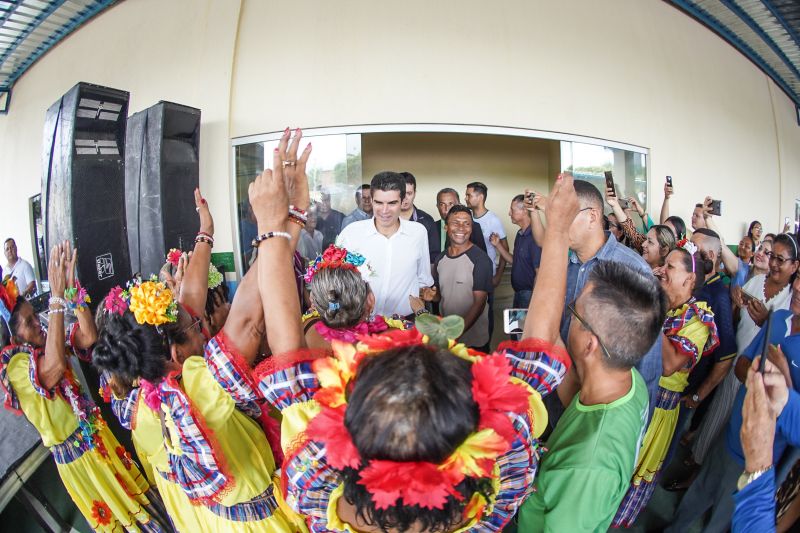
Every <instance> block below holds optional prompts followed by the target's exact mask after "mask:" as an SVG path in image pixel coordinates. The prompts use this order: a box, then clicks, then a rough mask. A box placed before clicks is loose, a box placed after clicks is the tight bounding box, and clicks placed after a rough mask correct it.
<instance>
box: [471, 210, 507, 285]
mask: <svg viewBox="0 0 800 533" xmlns="http://www.w3.org/2000/svg"><path fill="white" fill-rule="evenodd" d="M472 220H474V221H475V222H477V223H478V224H480V225H481V231H483V240H484V241H486V253H488V254H489V259H491V260H492V275H493V276H494V275H495V274H496V273H497V263H498V259H497V258H498V255H497V250H496V249H495V247H494V246H492V241H491V240H489V238H490V237H491V236H492V233H497V236H498V237H500V238H501V239H505V238H506V230H504V229H503V223H502V222H500V219H499V218H498V217H497V215H495V214H494V213H492V212H491V211H486V212H485V213H484V214H483V216H482V217H479V218H475V217H473V219H472Z"/></svg>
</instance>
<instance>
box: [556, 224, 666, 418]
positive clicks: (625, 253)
mask: <svg viewBox="0 0 800 533" xmlns="http://www.w3.org/2000/svg"><path fill="white" fill-rule="evenodd" d="M605 234H606V242H605V244H604V245H603V246H602V247H601V248H600V250H598V251H597V253H596V254H595V255H594V257H592V258H591V259H589V260H588V261H586V262H585V263H581V262H580V259H578V255H577V254H576V253H574V252H572V251H570V253H569V264H568V265H567V299H566V303H571V302H573V301H575V298H577V297H578V295H580V293H581V291H583V288H584V287H585V286H586V281H587V280H588V279H589V274H590V273H591V271H592V269H593V268H594V266H595V265H596V264H597V261H611V262H612V263H622V264H625V265H628V266H629V267H631V268H633V269H634V270H637V271H639V272H641V273H643V274H647V275H648V276H650V277H651V278H653V282H654V283H657V281H656V280H655V276H653V271H652V270H651V268H650V265H648V264H647V262H646V261H645V260H644V259H642V256H641V255H639V254H637V253H636V252H634V251H633V250H631V249H630V248H628V247H627V246H625V245H623V244H620V243H619V242H618V241H617V239H615V238H614V236H613V235H612V234H611V233H610V232H608V231H606V232H605ZM571 320H572V313H570V312H569V310H568V309H567V308H566V306H565V307H564V314H563V315H562V317H561V338H562V339H563V340H564V342H566V341H567V337H568V334H569V324H570V321H571ZM590 324H591V322H590ZM636 370H638V371H639V374H641V375H642V378H644V382H645V383H646V384H647V391H648V392H649V393H650V415H651V416H652V413H653V409H655V405H656V396H657V394H658V380H659V379H660V378H661V372H662V365H661V335H658V337H657V338H656V342H655V344H653V346H652V348H650V350H649V351H648V352H647V353H646V354H644V357H642V358H641V359H640V360H639V363H638V364H637V365H636Z"/></svg>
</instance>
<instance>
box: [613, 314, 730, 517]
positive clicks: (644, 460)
mask: <svg viewBox="0 0 800 533" xmlns="http://www.w3.org/2000/svg"><path fill="white" fill-rule="evenodd" d="M662 331H663V332H664V335H665V336H666V337H667V339H668V340H669V341H670V342H671V343H672V346H673V347H674V348H675V350H677V352H678V353H680V354H682V355H684V356H686V364H685V365H684V366H683V368H681V369H680V370H678V371H677V372H675V373H674V374H672V375H671V376H662V377H661V379H660V380H659V382H658V385H659V388H658V399H657V400H656V408H655V411H654V413H653V418H652V420H651V421H650V426H648V428H647V433H646V434H645V438H644V442H643V443H642V448H641V451H640V452H639V457H638V459H637V462H636V469H635V470H634V473H633V478H632V479H631V487H630V489H628V492H627V494H625V497H624V498H623V499H622V503H621V504H620V507H619V510H618V511H617V515H616V516H615V517H614V521H613V522H612V524H611V525H612V527H630V526H632V525H633V523H634V522H635V521H636V518H637V517H638V516H639V513H640V512H641V511H642V509H644V508H645V507H646V506H647V502H649V501H650V498H651V497H652V496H653V491H654V490H655V488H656V483H657V482H658V479H659V477H660V474H661V468H662V467H663V462H664V459H665V458H666V456H667V452H668V451H669V447H670V444H671V443H672V438H673V436H674V434H675V428H676V425H677V423H678V414H679V412H680V401H681V396H682V393H683V390H684V389H685V388H686V386H687V385H688V378H689V372H690V371H691V370H692V369H693V368H694V366H695V365H696V364H697V363H698V362H699V361H700V358H701V357H702V356H703V355H705V354H707V353H709V352H711V351H713V350H714V349H715V348H716V347H717V346H718V345H719V337H718V336H717V326H716V324H715V323H714V313H712V312H711V308H710V307H708V306H707V305H706V303H705V302H695V301H694V298H692V299H691V300H690V301H689V303H687V304H685V305H683V306H681V307H679V308H678V309H674V310H670V311H669V312H668V313H667V319H666V320H665V321H664V326H663V328H662Z"/></svg>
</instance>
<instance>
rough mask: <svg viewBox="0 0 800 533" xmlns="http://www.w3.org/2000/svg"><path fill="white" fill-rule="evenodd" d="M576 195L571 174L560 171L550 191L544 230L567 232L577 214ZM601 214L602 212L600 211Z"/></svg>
mask: <svg viewBox="0 0 800 533" xmlns="http://www.w3.org/2000/svg"><path fill="white" fill-rule="evenodd" d="M578 207H579V206H578V196H577V194H575V187H574V185H573V178H572V174H569V173H563V172H562V173H561V174H559V175H558V178H556V182H555V183H554V184H553V188H552V190H551V191H550V199H549V200H548V207H547V209H548V211H547V222H548V224H547V229H546V230H545V231H546V232H548V233H549V232H551V231H552V232H556V233H559V234H564V235H565V234H567V233H568V232H569V227H570V226H571V225H572V221H573V220H575V217H576V216H577V215H578ZM601 214H602V213H601Z"/></svg>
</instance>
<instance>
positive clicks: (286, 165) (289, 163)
mask: <svg viewBox="0 0 800 533" xmlns="http://www.w3.org/2000/svg"><path fill="white" fill-rule="evenodd" d="M296 164H297V161H284V162H283V168H286V167H293V166H295V165H296Z"/></svg>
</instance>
